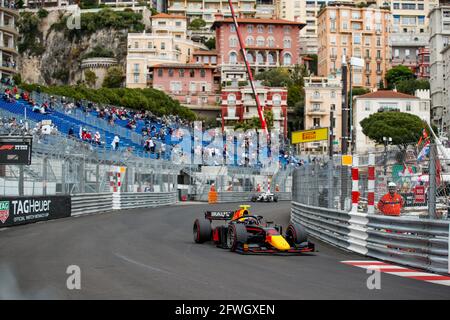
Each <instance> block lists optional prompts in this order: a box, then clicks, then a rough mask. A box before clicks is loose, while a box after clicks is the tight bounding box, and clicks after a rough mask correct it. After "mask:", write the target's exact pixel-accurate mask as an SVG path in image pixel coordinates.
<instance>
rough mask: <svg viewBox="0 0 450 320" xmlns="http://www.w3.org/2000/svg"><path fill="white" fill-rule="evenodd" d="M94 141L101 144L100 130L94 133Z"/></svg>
mask: <svg viewBox="0 0 450 320" xmlns="http://www.w3.org/2000/svg"><path fill="white" fill-rule="evenodd" d="M94 143H95V144H98V145H100V144H101V141H100V132H98V131H97V132H96V133H95V135H94Z"/></svg>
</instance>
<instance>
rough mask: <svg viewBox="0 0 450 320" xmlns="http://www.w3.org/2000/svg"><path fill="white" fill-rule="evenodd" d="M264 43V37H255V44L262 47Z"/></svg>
mask: <svg viewBox="0 0 450 320" xmlns="http://www.w3.org/2000/svg"><path fill="white" fill-rule="evenodd" d="M264 43H265V40H264V37H258V38H257V39H256V45H257V46H258V47H264Z"/></svg>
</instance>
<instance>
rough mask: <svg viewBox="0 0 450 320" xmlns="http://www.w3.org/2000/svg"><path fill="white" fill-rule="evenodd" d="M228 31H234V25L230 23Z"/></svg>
mask: <svg viewBox="0 0 450 320" xmlns="http://www.w3.org/2000/svg"><path fill="white" fill-rule="evenodd" d="M230 31H231V32H236V27H235V26H234V24H230Z"/></svg>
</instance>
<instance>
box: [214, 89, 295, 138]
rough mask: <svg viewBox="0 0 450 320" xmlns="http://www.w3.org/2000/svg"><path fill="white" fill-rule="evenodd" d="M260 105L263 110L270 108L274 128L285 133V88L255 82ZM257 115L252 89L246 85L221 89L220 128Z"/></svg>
mask: <svg viewBox="0 0 450 320" xmlns="http://www.w3.org/2000/svg"><path fill="white" fill-rule="evenodd" d="M256 91H257V93H258V96H259V99H260V102H261V106H262V107H263V109H264V110H271V111H272V113H273V119H274V125H273V126H274V128H277V129H280V132H283V133H284V135H285V136H286V135H287V95H288V94H287V89H286V88H271V87H266V86H262V85H260V84H257V86H256ZM253 117H258V109H257V107H256V102H255V99H254V98H253V91H252V89H251V87H250V86H249V85H247V86H229V87H226V88H224V89H222V118H221V121H222V128H224V127H225V126H227V125H233V124H234V123H235V122H238V121H239V122H240V121H245V120H250V119H252V118H253Z"/></svg>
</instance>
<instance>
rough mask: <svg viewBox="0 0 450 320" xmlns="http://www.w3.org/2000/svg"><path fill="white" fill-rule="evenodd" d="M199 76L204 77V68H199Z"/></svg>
mask: <svg viewBox="0 0 450 320" xmlns="http://www.w3.org/2000/svg"><path fill="white" fill-rule="evenodd" d="M200 77H202V78H204V77H206V70H205V69H200Z"/></svg>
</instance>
